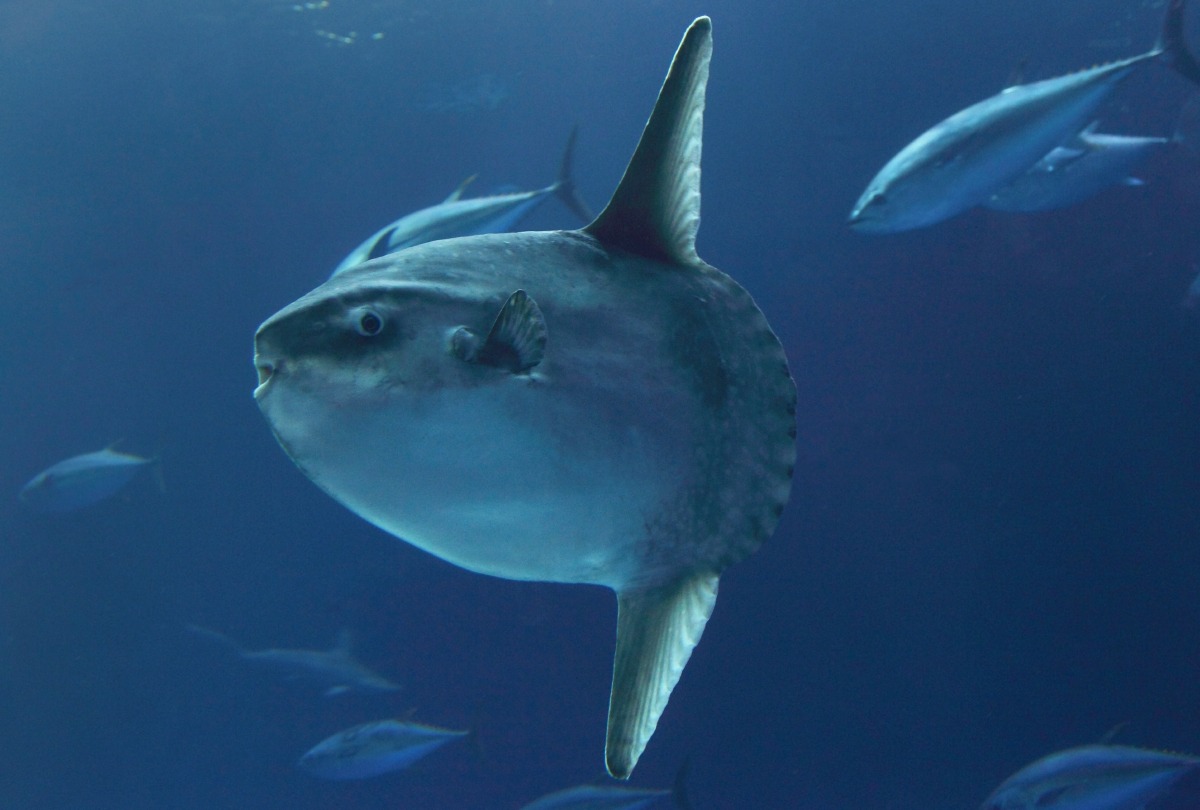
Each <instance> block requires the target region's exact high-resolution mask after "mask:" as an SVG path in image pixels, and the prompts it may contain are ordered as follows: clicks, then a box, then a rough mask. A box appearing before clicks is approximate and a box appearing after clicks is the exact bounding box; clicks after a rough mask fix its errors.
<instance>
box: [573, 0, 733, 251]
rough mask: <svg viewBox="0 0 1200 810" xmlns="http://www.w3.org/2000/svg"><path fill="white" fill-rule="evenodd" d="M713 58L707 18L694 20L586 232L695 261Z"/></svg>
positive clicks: (619, 243)
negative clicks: (609, 196)
mask: <svg viewBox="0 0 1200 810" xmlns="http://www.w3.org/2000/svg"><path fill="white" fill-rule="evenodd" d="M711 59H712V22H711V21H710V20H709V19H708V17H699V18H697V19H696V21H695V22H693V23H692V25H691V27H690V28H688V30H687V33H686V34H684V35H683V41H682V42H681V43H679V50H677V51H676V52H675V58H674V60H672V62H671V69H670V70H669V71H668V73H667V79H666V81H665V82H663V86H662V90H660V91H659V93H658V101H657V102H656V103H655V105H654V112H652V113H651V114H650V120H649V121H647V122H646V128H645V129H644V130H643V131H642V138H641V140H640V141H638V145H637V149H636V150H635V151H634V153H633V157H632V158H631V159H630V161H629V165H628V166H627V167H626V169H625V174H624V176H622V177H621V182H620V184H619V185H618V186H617V190H616V191H615V192H614V193H613V196H612V199H611V200H609V202H608V205H607V206H606V207H605V209H604V210H603V211H601V212H600V216H598V217H597V218H596V221H595V222H593V223H592V224H591V225H588V226H587V227H586V228H584V231H585V232H586V233H589V234H591V235H592V236H594V237H595V238H596V239H598V240H600V241H601V242H602V243H604V244H606V245H610V246H612V247H617V248H621V249H623V250H627V251H629V252H630V253H636V254H638V255H639V256H646V257H648V258H651V259H659V260H663V261H667V262H672V263H675V264H685V265H686V264H695V263H696V262H698V261H699V258H698V257H697V256H696V230H697V229H698V228H699V227H700V150H701V140H702V139H701V136H702V131H703V127H704V88H705V85H706V84H707V83H708V66H709V62H710V61H711Z"/></svg>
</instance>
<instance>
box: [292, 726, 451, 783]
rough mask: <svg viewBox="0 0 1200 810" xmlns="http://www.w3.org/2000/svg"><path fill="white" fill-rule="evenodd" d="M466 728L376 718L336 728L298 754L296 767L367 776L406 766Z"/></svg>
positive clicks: (328, 775) (325, 773)
mask: <svg viewBox="0 0 1200 810" xmlns="http://www.w3.org/2000/svg"><path fill="white" fill-rule="evenodd" d="M466 736H467V732H465V731H453V730H451V729H445V728H434V727H433V726H423V725H421V724H419V723H402V722H400V721H399V720H378V721H376V722H373V723H363V724H362V725H359V726H354V727H353V728H348V729H346V730H345V731H339V732H338V733H337V734H334V735H333V736H332V737H328V738H326V739H324V740H322V741H321V742H319V743H317V744H316V745H315V746H313V747H312V748H311V749H309V751H308V752H307V753H305V755H304V756H302V757H300V761H299V762H298V763H297V767H298V768H300V770H302V771H306V772H308V773H310V774H312V775H313V776H319V777H321V778H322V779H367V778H369V777H372V776H380V775H381V774H385V773H388V772H389V771H398V770H401V769H403V768H407V767H408V766H409V765H412V764H413V763H414V762H416V761H417V760H419V759H422V758H424V757H425V756H427V755H429V754H431V753H433V752H434V751H436V750H437V749H439V748H441V747H442V746H443V745H445V744H446V743H448V742H452V741H453V740H458V739H461V738H463V737H466Z"/></svg>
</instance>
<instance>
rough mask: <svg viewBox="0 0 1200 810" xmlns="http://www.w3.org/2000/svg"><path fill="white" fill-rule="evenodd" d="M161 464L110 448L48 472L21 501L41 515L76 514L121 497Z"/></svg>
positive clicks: (37, 478) (26, 490) (70, 460)
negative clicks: (136, 480) (150, 467)
mask: <svg viewBox="0 0 1200 810" xmlns="http://www.w3.org/2000/svg"><path fill="white" fill-rule="evenodd" d="M157 461H158V460H157V459H153V458H142V457H141V456H135V455H133V454H131V453H121V452H118V451H116V450H114V449H113V447H112V446H109V447H106V448H104V449H103V450H97V451H96V452H94V453H84V454H83V455H79V456H73V457H71V458H68V459H65V460H63V461H60V462H58V463H57V464H54V465H52V466H50V467H48V468H46V469H45V470H43V471H42V472H40V473H38V474H37V475H35V476H34V477H33V479H32V480H31V481H30V482H29V483H28V484H26V485H25V486H24V487H22V488H21V492H20V494H19V495H18V497H19V498H20V499H21V502H22V503H24V504H25V505H26V506H29V507H30V508H32V509H36V510H37V511H39V512H73V511H75V510H76V509H82V508H84V507H85V506H91V505H93V504H96V503H99V502H100V501H103V500H105V499H107V498H110V497H112V496H113V495H115V494H117V493H118V492H120V491H121V489H123V488H124V486H125V485H126V484H128V483H129V482H130V481H132V480H133V477H134V476H135V475H137V474H138V471H139V470H141V469H142V468H143V467H146V466H148V465H151V464H155V463H157ZM160 485H161V484H160Z"/></svg>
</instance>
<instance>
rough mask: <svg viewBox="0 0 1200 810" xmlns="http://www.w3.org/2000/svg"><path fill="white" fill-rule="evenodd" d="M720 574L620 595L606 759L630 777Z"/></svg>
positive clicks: (618, 775) (615, 773)
mask: <svg viewBox="0 0 1200 810" xmlns="http://www.w3.org/2000/svg"><path fill="white" fill-rule="evenodd" d="M717 577H718V575H717V574H714V573H710V572H692V573H690V574H688V575H686V576H684V577H683V578H682V579H679V580H676V581H674V582H671V583H668V584H667V585H663V586H658V587H653V588H631V589H628V590H624V591H621V592H619V593H618V594H617V652H616V656H615V658H614V660H613V683H612V695H611V697H610V698H609V703H608V735H607V739H606V740H605V743H604V761H605V764H606V765H607V766H608V772H609V773H610V774H612V775H613V776H615V777H616V778H618V779H628V778H629V774H630V773H631V772H632V771H633V766H634V765H636V764H637V761H638V757H640V756H641V755H642V750H643V749H644V748H645V747H646V743H647V742H648V741H649V740H650V735H651V734H653V733H654V727H655V726H656V725H658V718H659V716H660V715H662V712H663V709H665V708H666V706H667V698H669V697H670V696H671V690H672V689H674V688H675V684H677V683H678V682H679V675H680V673H681V672H683V667H684V665H685V664H687V662H688V658H690V657H691V655H692V648H693V647H695V646H696V644H697V642H699V641H700V634H701V633H703V632H704V625H705V624H706V623H707V622H708V617H709V615H710V614H711V613H712V609H713V605H714V604H716V601H717Z"/></svg>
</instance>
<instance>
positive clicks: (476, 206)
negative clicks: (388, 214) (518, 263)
mask: <svg viewBox="0 0 1200 810" xmlns="http://www.w3.org/2000/svg"><path fill="white" fill-rule="evenodd" d="M575 136H576V130H575V129H572V130H571V135H570V137H568V138H567V148H566V149H564V150H563V156H562V163H561V164H560V165H559V171H558V179H557V180H556V181H554V182H553V183H551V184H550V185H548V186H546V187H545V188H539V189H534V190H533V191H515V192H512V193H509V194H493V195H489V196H487V197H471V198H469V199H466V200H464V199H463V198H462V194H463V192H464V191H465V190H466V188H467V186H468V185H469V184H470V182H471V181H472V180H474V179H475V177H474V175H472V176H471V177H468V178H467V179H466V180H465V181H463V183H462V184H461V185H459V187H458V188H456V189H455V190H454V192H453V193H451V195H450V196H449V197H447V198H446V199H445V200H443V201H442V202H440V203H438V204H437V205H434V206H431V207H429V208H422V209H421V210H420V211H414V212H413V213H411V214H407V215H405V216H403V217H401V218H400V219H398V220H396V221H395V222H393V223H392V224H390V225H387V226H386V227H384V228H381V229H379V230H378V231H376V232H375V233H373V234H372V235H371V236H370V237H368V239H367V241H365V242H363V243H362V244H361V245H359V246H358V247H356V248H355V249H354V250H352V251H350V254H349V255H348V256H346V258H344V259H342V261H341V263H340V264H338V266H337V267H336V268H334V271H333V275H335V276H336V275H338V274H339V273H343V272H345V271H346V270H349V269H350V268H351V267H355V266H357V265H359V264H362V263H363V262H365V261H367V260H369V259H377V258H379V257H380V256H387V255H389V254H391V253H395V252H396V251H398V250H404V249H405V248H408V247H412V246H413V245H421V244H424V243H425V242H432V241H434V240H435V239H449V238H451V237H455V236H476V235H478V234H483V233H500V232H502V231H507V230H509V229H511V228H515V227H516V226H517V225H518V224H520V222H521V220H523V219H524V218H525V217H526V216H528V215H529V214H530V213H532V212H533V210H534V209H535V208H537V207H538V206H539V205H541V204H542V202H543V201H545V199H546V198H547V197H549V196H551V195H554V196H556V197H558V199H560V200H561V201H562V203H563V205H565V206H566V207H567V208H568V209H570V211H571V212H572V213H573V214H575V216H577V217H579V219H580V221H582V222H590V221H591V219H592V212H591V210H590V209H589V208H588V207H587V203H585V202H584V201H583V198H582V197H580V196H579V192H578V191H577V190H576V188H575V180H574V179H573V178H572V175H571V164H572V162H573V156H574V153H575Z"/></svg>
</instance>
